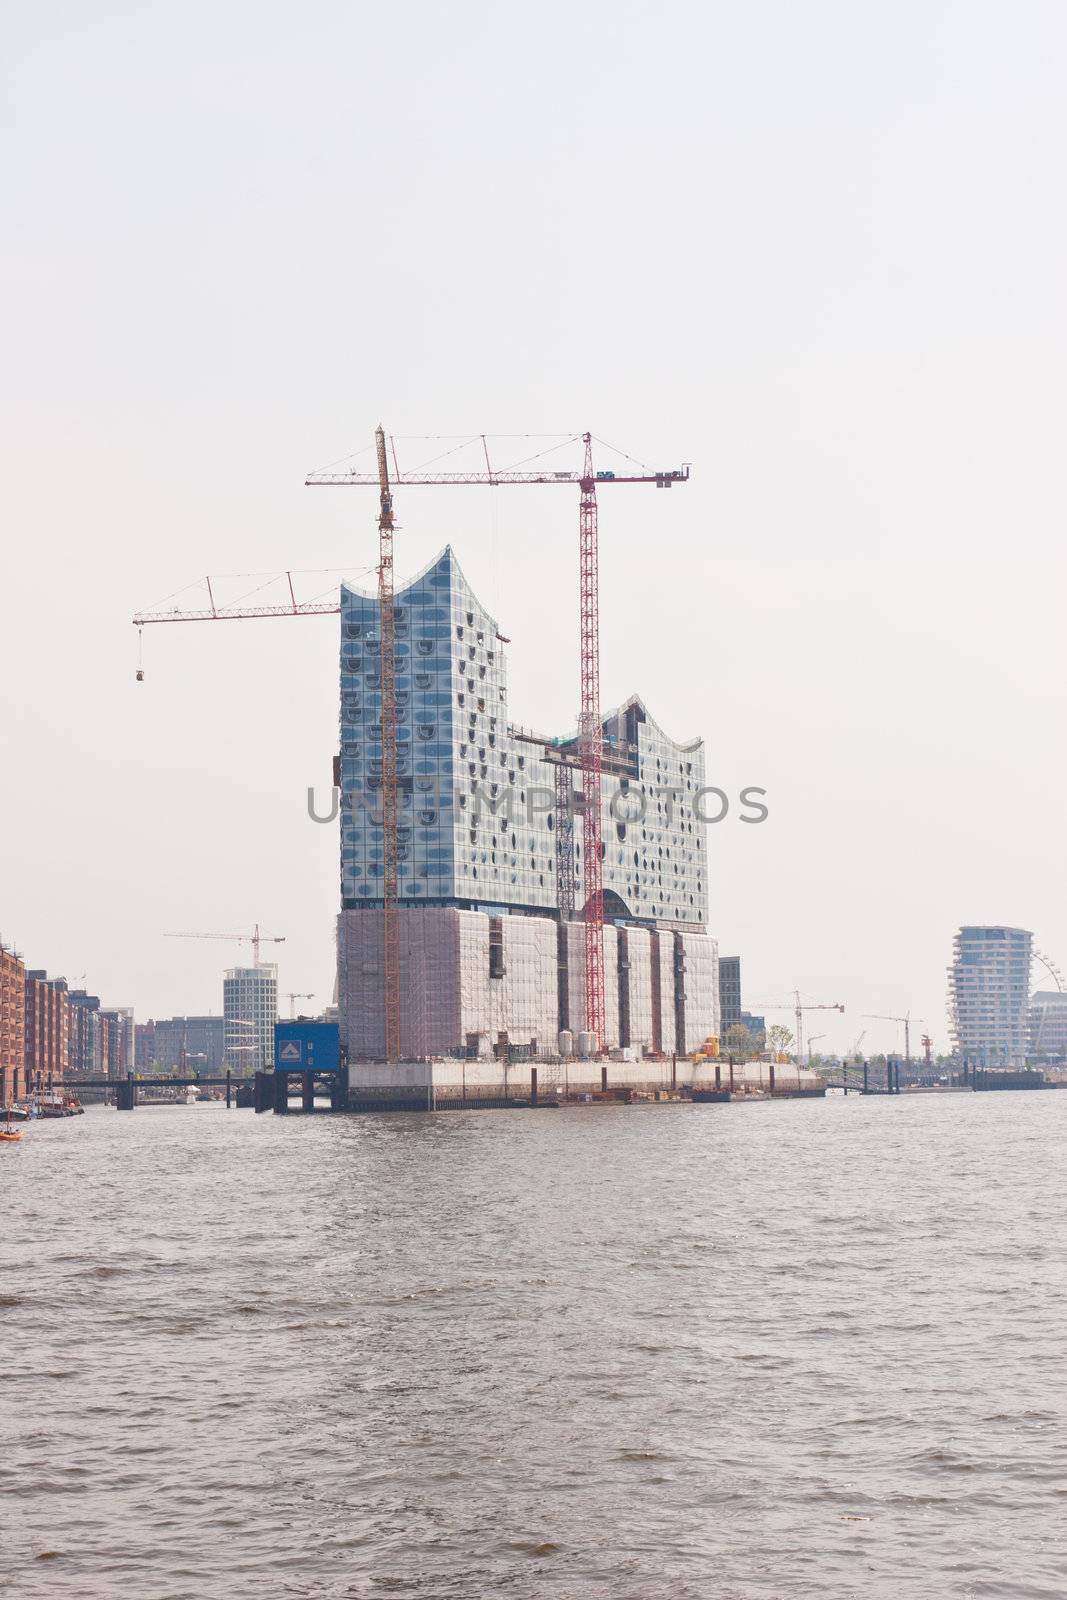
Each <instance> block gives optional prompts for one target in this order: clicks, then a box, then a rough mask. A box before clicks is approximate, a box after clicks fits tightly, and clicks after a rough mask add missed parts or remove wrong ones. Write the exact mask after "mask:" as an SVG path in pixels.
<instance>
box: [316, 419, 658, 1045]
mask: <svg viewBox="0 0 1067 1600" xmlns="http://www.w3.org/2000/svg"><path fill="white" fill-rule="evenodd" d="M580 437H581V442H582V444H583V446H584V451H585V453H584V458H583V461H582V467H581V470H580V471H579V472H549V471H546V470H545V469H543V468H541V469H537V470H534V471H529V470H511V469H509V470H506V471H502V472H501V471H494V470H493V468H492V466H491V465H490V462H489V452H488V449H486V448H485V439H484V437H483V438H482V446H483V449H485V458H486V461H485V464H486V468H487V470H486V471H485V472H440V471H436V472H423V471H417V472H401V470H400V468H399V465H398V463H397V459H396V449H395V445H394V446H393V469H394V471H393V483H394V484H397V485H400V484H403V485H405V486H411V487H414V486H416V485H433V486H435V487H438V488H441V487H446V486H450V485H466V484H488V485H490V486H491V487H496V486H497V485H502V484H509V483H514V484H535V483H537V484H545V483H548V484H561V483H576V484H577V485H578V491H579V501H578V551H579V579H580V581H579V610H580V617H581V711H580V714H579V719H578V751H579V758H580V762H581V772H582V785H583V791H582V850H583V859H584V874H585V906H584V910H583V922H584V926H585V1026H586V1029H587V1031H588V1032H590V1033H591V1034H593V1035H594V1037H595V1040H596V1046H597V1048H598V1049H599V1048H600V1047H601V1046H602V1045H603V1043H604V866H603V841H602V839H601V815H600V811H601V760H602V750H603V735H602V729H601V723H600V574H599V551H598V534H597V489H598V487H599V486H600V485H601V484H617V483H652V484H655V486H656V487H657V488H658V489H669V488H670V487H671V486H672V484H675V483H685V482H686V480H687V479H688V477H689V468H688V467H687V466H683V467H681V468H678V469H672V470H670V471H665V472H646V471H642V472H639V473H633V472H623V473H615V472H594V470H593V439H592V435H591V434H588V433H584V434H582V435H581V436H580ZM376 440H377V450H378V472H377V475H376V476H375V475H373V474H371V473H362V472H356V471H354V470H353V471H348V472H316V473H311V474H310V475H309V476H308V477H307V479H306V480H305V481H306V483H307V484H308V485H310V486H312V487H321V486H324V485H325V486H350V485H375V484H376V485H377V486H378V488H379V491H380V493H381V496H382V506H383V515H384V514H385V508H386V500H387V497H389V471H388V459H387V456H386V451H385V435H384V434H383V432H382V429H381V428H380V427H379V429H378V432H377V435H376ZM574 442H577V436H576V439H575V441H574ZM388 519H389V530H388V537H389V549H388V557H386V553H385V546H384V544H383V545H382V555H381V562H382V565H381V568H380V572H381V573H384V572H385V571H386V567H387V562H388V573H389V580H390V586H389V599H388V608H389V626H390V629H391V628H392V616H393V612H392V528H393V523H392V500H391V498H388ZM381 526H382V524H381V522H380V521H379V528H381ZM379 595H380V597H381V599H382V606H383V609H382V618H383V625H382V632H381V650H382V673H381V678H382V792H383V797H384V796H385V795H386V794H387V793H389V792H390V783H389V779H388V777H387V774H388V773H389V771H390V768H389V766H388V765H387V763H388V762H389V759H390V757H389V749H388V747H389V746H390V745H391V747H392V769H391V770H392V773H393V783H392V791H391V792H392V821H391V823H390V817H389V813H388V811H386V812H385V815H384V822H385V828H384V839H385V882H386V893H385V901H384V904H385V932H384V947H385V991H386V1039H387V1041H388V1039H389V1037H390V1029H391V1027H394V1028H395V1037H396V1039H397V1041H399V1036H400V951H399V938H398V937H397V934H396V931H395V929H396V924H395V893H396V792H395V773H396V705H395V699H394V697H393V695H392V694H390V695H389V698H388V701H387V694H386V673H387V671H388V672H389V674H390V682H391V675H392V673H393V658H392V644H391V642H390V646H389V658H388V665H387V661H386V628H385V620H384V619H385V590H384V588H383V586H382V582H381V580H380V581H379ZM385 804H388V802H387V801H386V802H385ZM390 860H391V861H392V885H393V907H394V911H393V922H392V932H391V927H390V909H389V907H390V896H389V883H390ZM393 941H395V943H396V950H395V954H394V953H393V952H392V948H391V947H392V942H393ZM394 1007H395V1010H394ZM387 1054H388V1059H389V1060H390V1061H392V1060H395V1059H396V1057H395V1056H393V1055H392V1054H389V1053H388V1046H387Z"/></svg>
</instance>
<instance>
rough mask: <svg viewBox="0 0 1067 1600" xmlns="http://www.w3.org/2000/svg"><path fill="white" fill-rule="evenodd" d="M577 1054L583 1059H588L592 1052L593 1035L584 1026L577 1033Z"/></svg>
mask: <svg viewBox="0 0 1067 1600" xmlns="http://www.w3.org/2000/svg"><path fill="white" fill-rule="evenodd" d="M578 1054H579V1055H580V1056H581V1058H582V1060H583V1061H588V1060H589V1058H590V1056H591V1055H592V1054H593V1035H592V1034H591V1033H588V1032H587V1031H586V1030H585V1029H584V1028H583V1029H582V1031H581V1033H579V1035H578Z"/></svg>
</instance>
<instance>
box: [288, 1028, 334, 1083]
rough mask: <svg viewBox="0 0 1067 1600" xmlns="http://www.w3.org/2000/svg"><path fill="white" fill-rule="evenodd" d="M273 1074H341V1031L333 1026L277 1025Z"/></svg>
mask: <svg viewBox="0 0 1067 1600" xmlns="http://www.w3.org/2000/svg"><path fill="white" fill-rule="evenodd" d="M274 1070H275V1072H340V1070H341V1030H340V1028H339V1027H338V1026H337V1023H336V1022H276V1023H275V1024H274Z"/></svg>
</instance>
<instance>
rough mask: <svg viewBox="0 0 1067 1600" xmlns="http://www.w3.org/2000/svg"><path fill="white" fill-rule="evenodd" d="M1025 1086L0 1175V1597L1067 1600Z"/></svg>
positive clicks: (252, 1146) (274, 1142)
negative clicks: (1001, 1599)
mask: <svg viewBox="0 0 1067 1600" xmlns="http://www.w3.org/2000/svg"><path fill="white" fill-rule="evenodd" d="M1065 1136H1067V1093H1059V1094H1056V1093H1044V1094H1041V1093H1037V1094H1034V1093H1030V1094H1026V1093H1014V1094H999V1095H997V1094H985V1095H951V1096H942V1097H911V1098H909V1097H907V1096H901V1097H900V1098H899V1099H892V1100H889V1099H875V1098H871V1099H866V1100H865V1099H862V1098H860V1097H858V1096H850V1097H849V1098H848V1099H847V1100H845V1099H843V1098H840V1097H837V1098H834V1097H831V1098H829V1099H827V1100H826V1101H822V1102H812V1103H800V1102H795V1101H793V1102H790V1101H784V1102H777V1103H762V1104H754V1105H748V1106H744V1105H726V1106H700V1107H698V1106H663V1107H643V1108H638V1107H618V1108H600V1107H587V1108H586V1107H583V1108H580V1109H574V1110H564V1111H549V1110H544V1111H513V1112H469V1113H458V1112H448V1113H441V1114H439V1115H437V1116H435V1117H418V1116H391V1117H390V1116H382V1117H329V1116H317V1117H311V1118H301V1117H299V1116H291V1117H289V1118H287V1119H282V1118H278V1117H272V1116H260V1117H257V1116H254V1115H253V1113H252V1112H250V1111H229V1112H227V1111H226V1110H225V1109H224V1108H223V1107H221V1106H214V1105H198V1106H192V1107H166V1108H164V1107H159V1108H145V1107H141V1108H138V1109H137V1110H136V1111H135V1112H133V1113H125V1114H119V1113H117V1112H114V1111H107V1110H103V1109H94V1110H91V1111H90V1112H88V1113H87V1114H86V1115H85V1116H84V1117H81V1118H78V1119H76V1120H72V1121H69V1122H53V1123H47V1124H37V1125H35V1126H33V1127H31V1128H30V1129H29V1130H28V1132H27V1134H26V1137H25V1138H24V1139H23V1141H22V1143H21V1144H20V1145H18V1146H10V1147H8V1148H6V1149H0V1192H2V1199H3V1215H4V1219H5V1227H4V1242H5V1249H4V1272H3V1279H2V1281H0V1357H2V1373H3V1388H2V1391H0V1394H2V1401H0V1517H2V1529H3V1533H2V1539H0V1594H2V1595H4V1596H9V1595H18V1596H20V1597H21V1596H61V1597H64V1600H66V1597H68V1596H69V1597H78V1600H81V1597H94V1596H111V1595H115V1596H136V1597H137V1600H157V1597H158V1600H214V1597H225V1600H230V1597H234V1600H237V1597H245V1596H248V1597H257V1600H258V1597H263V1600H286V1597H306V1596H313V1597H323V1600H327V1597H329V1600H334V1597H342V1596H345V1597H348V1596H353V1597H375V1596H381V1597H389V1600H396V1597H406V1596H409V1595H410V1596H415V1597H418V1600H445V1597H449V1600H452V1597H455V1600H481V1597H483V1596H485V1597H488V1596H493V1597H496V1596H500V1597H502V1600H593V1597H598V1600H688V1597H698V1600H733V1597H738V1600H741V1597H745V1600H747V1597H753V1600H755V1597H761V1600H762V1597H770V1596H782V1597H784V1600H797V1597H804V1596H819V1597H820V1600H822V1597H827V1596H830V1597H841V1596H857V1597H864V1600H871V1597H877V1600H880V1597H882V1596H885V1597H887V1600H888V1597H892V1600H910V1597H913V1596H914V1597H919V1596H921V1597H924V1600H925V1597H928V1596H1012V1597H1018V1596H1035V1597H1036V1596H1041V1597H1053V1596H1054V1597H1062V1596H1064V1595H1065V1594H1067V1528H1065V1525H1067V1428H1065V1426H1064V1424H1065V1416H1064V1411H1065V1401H1064V1397H1065V1389H1067V1385H1065V1378H1067V1370H1065V1368H1067V1363H1065V1358H1064V1345H1065V1338H1067V1319H1065V1305H1064V1287H1065V1266H1064V1263H1065V1255H1067V1252H1065V1248H1064V1247H1065V1242H1067V1241H1065V1227H1064V1220H1063V1219H1064V1190H1065V1175H1067V1173H1065V1163H1064V1156H1063V1152H1064V1148H1065Z"/></svg>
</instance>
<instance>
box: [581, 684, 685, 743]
mask: <svg viewBox="0 0 1067 1600" xmlns="http://www.w3.org/2000/svg"><path fill="white" fill-rule="evenodd" d="M631 706H640V708H641V710H642V711H643V712H644V714H645V721H646V722H650V723H651V724H652V726H653V727H654V728H655V730H656V732H657V733H659V734H662V735H663V737H664V739H666V741H667V743H668V744H672V745H673V746H674V748H675V749H676V750H699V749H700V748H701V746H702V745H703V743H704V741H703V739H701V738H696V739H675V738H672V736H671V735H670V734H669V733H668V732H667V730H666V728H664V727H663V725H662V724H661V723H659V722H657V721H656V719H655V717H654V716H653V715H652V713H651V711H650V710H649V709H648V707H647V706H646V704H645V702H644V701H643V700H642V698H641V696H640V695H639V694H631V695H627V697H626V699H625V700H623V701H621V702H620V703H619V704H618V705H617V706H613V707H612V708H611V710H610V711H605V712H603V713H602V715H601V721H602V722H607V721H608V719H609V718H610V717H618V716H621V715H622V713H623V712H624V711H628V710H629V708H630V707H631Z"/></svg>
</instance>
